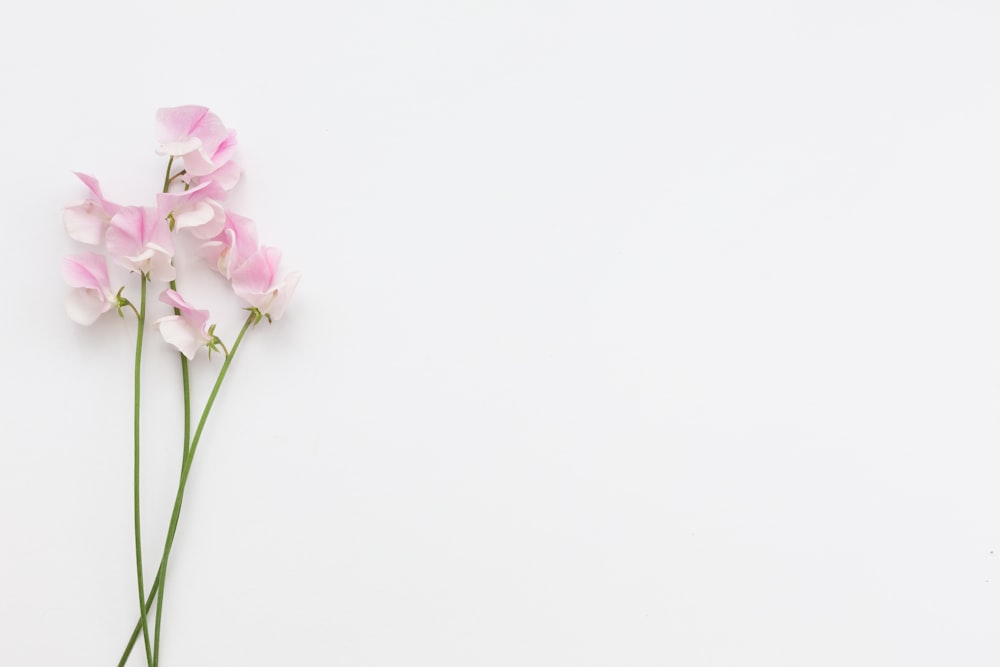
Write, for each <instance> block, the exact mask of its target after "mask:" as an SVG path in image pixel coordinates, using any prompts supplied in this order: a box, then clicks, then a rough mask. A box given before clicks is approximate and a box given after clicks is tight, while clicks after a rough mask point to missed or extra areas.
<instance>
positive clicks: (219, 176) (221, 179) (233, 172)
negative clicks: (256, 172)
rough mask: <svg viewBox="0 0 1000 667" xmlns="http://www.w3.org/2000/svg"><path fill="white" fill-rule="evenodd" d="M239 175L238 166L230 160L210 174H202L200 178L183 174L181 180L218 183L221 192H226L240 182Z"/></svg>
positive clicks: (240, 173)
mask: <svg viewBox="0 0 1000 667" xmlns="http://www.w3.org/2000/svg"><path fill="white" fill-rule="evenodd" d="M241 175H242V171H241V169H240V165H239V164H237V163H236V162H233V161H232V160H229V161H228V162H226V163H224V164H223V165H222V166H221V167H219V168H217V169H216V170H215V171H212V172H210V173H207V174H203V175H201V176H195V175H193V174H191V175H188V174H185V175H184V177H183V178H184V179H185V182H186V183H198V184H201V183H206V182H208V181H212V182H213V183H218V184H219V185H220V186H221V187H222V189H223V190H225V191H227V192H228V191H230V190H232V189H233V188H235V187H236V184H237V183H239V182H240V176H241Z"/></svg>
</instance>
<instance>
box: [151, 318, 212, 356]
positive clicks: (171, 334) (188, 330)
mask: <svg viewBox="0 0 1000 667" xmlns="http://www.w3.org/2000/svg"><path fill="white" fill-rule="evenodd" d="M153 328H154V329H156V330H157V331H159V332H160V335H161V336H163V340H165V341H166V342H167V343H169V344H170V345H173V346H174V347H175V348H177V349H178V350H179V351H180V352H181V354H183V355H184V356H185V357H187V358H188V359H194V355H195V354H197V353H198V350H199V349H201V348H202V347H203V346H204V345H205V344H206V343H208V342H209V340H210V339H208V338H207V337H205V336H204V335H202V333H201V331H200V330H199V329H198V328H197V327H195V326H194V325H193V324H192V323H191V322H189V321H188V320H187V319H185V318H184V317H181V316H180V315H168V316H166V317H161V318H160V319H158V320H156V321H155V322H153Z"/></svg>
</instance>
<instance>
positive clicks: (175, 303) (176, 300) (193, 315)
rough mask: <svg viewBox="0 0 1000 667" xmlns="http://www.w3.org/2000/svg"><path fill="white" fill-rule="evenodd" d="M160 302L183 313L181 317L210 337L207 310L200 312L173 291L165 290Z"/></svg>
mask: <svg viewBox="0 0 1000 667" xmlns="http://www.w3.org/2000/svg"><path fill="white" fill-rule="evenodd" d="M160 301H162V302H163V303H165V304H167V305H168V306H170V307H171V308H176V309H178V310H179V311H181V317H183V318H184V319H186V320H188V321H189V322H191V323H192V324H193V325H195V326H196V327H197V328H198V329H199V330H202V331H203V332H204V334H205V335H206V336H207V335H208V328H207V326H208V318H209V314H208V311H207V310H199V309H197V308H195V307H194V306H192V305H191V304H190V303H188V302H187V301H185V300H184V297H182V296H181V295H180V294H178V293H177V292H176V291H174V290H172V289H166V290H163V293H161V294H160Z"/></svg>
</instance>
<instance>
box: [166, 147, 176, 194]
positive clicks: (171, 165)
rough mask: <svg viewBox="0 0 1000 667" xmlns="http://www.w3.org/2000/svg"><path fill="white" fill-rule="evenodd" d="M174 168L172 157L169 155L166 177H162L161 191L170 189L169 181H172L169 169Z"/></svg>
mask: <svg viewBox="0 0 1000 667" xmlns="http://www.w3.org/2000/svg"><path fill="white" fill-rule="evenodd" d="M173 166H174V156H173V155H171V156H170V159H169V160H167V175H166V176H164V177H163V191H164V192H166V191H167V190H169V189H170V181H172V180H174V179H173V178H171V177H170V168H171V167H173Z"/></svg>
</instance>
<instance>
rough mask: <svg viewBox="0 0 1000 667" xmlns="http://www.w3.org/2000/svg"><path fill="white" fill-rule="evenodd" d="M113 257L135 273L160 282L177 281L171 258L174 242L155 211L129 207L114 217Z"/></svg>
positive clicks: (110, 230) (110, 249) (111, 234)
mask: <svg viewBox="0 0 1000 667" xmlns="http://www.w3.org/2000/svg"><path fill="white" fill-rule="evenodd" d="M107 248H108V254H110V255H111V258H112V259H113V260H114V261H115V262H116V263H118V264H120V265H121V266H124V267H125V268H126V269H129V270H131V271H141V272H143V273H148V274H149V275H150V276H151V277H153V278H154V279H156V280H173V278H174V269H173V266H172V265H171V263H170V258H171V257H172V256H173V253H174V240H173V237H172V236H171V234H170V228H169V227H168V226H167V222H166V220H163V219H162V218H160V217H159V216H158V215H157V214H156V210H155V209H152V208H140V207H138V206H126V207H124V208H122V209H121V210H120V211H119V212H118V213H116V214H115V215H114V217H112V218H111V223H110V224H109V226H108V232H107Z"/></svg>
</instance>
